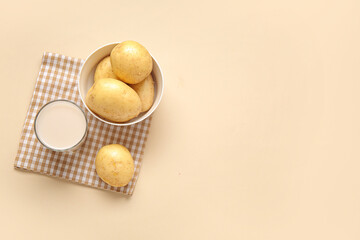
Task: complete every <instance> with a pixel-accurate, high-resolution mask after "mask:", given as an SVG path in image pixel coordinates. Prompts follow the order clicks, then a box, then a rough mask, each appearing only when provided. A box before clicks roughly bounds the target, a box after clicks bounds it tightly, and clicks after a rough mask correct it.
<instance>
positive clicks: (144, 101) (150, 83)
mask: <svg viewBox="0 0 360 240" xmlns="http://www.w3.org/2000/svg"><path fill="white" fill-rule="evenodd" d="M130 87H131V88H132V89H134V90H135V92H136V93H137V94H138V95H139V97H140V100H141V112H145V111H147V110H149V109H150V108H151V106H152V104H153V102H154V80H153V78H152V76H151V74H150V75H149V76H147V77H146V78H145V79H144V80H143V81H141V82H139V83H137V84H132V85H130Z"/></svg>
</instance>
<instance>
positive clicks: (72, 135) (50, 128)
mask: <svg viewBox="0 0 360 240" xmlns="http://www.w3.org/2000/svg"><path fill="white" fill-rule="evenodd" d="M35 127H36V132H37V135H38V138H39V139H40V140H41V142H43V143H44V144H45V145H47V146H49V147H51V148H53V149H57V150H62V149H68V148H72V147H73V146H75V145H77V144H78V143H79V142H80V141H81V140H82V138H83V137H84V135H85V134H86V118H85V116H84V114H83V112H82V111H81V110H80V109H79V108H78V107H77V106H75V105H74V104H72V103H70V102H66V101H55V102H52V103H50V104H48V105H46V106H45V107H44V108H43V109H42V110H41V111H40V112H39V114H38V117H37V120H36V126H35Z"/></svg>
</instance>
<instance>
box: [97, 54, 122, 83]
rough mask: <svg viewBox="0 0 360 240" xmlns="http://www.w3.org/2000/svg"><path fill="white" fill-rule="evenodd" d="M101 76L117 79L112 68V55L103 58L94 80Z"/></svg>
mask: <svg viewBox="0 0 360 240" xmlns="http://www.w3.org/2000/svg"><path fill="white" fill-rule="evenodd" d="M100 78H114V79H117V77H116V75H115V74H114V73H113V71H112V68H111V62H110V56H108V57H105V58H104V59H103V60H101V61H100V62H99V64H98V65H97V67H96V70H95V74H94V82H96V81H97V80H98V79H100Z"/></svg>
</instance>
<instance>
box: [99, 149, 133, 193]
mask: <svg viewBox="0 0 360 240" xmlns="http://www.w3.org/2000/svg"><path fill="white" fill-rule="evenodd" d="M95 168H96V172H97V174H98V175H99V177H100V178H101V179H102V180H103V181H104V182H106V183H107V184H109V185H111V186H114V187H123V186H126V185H127V184H128V183H129V182H130V180H131V179H132V177H133V175H134V160H133V158H132V157H131V154H130V152H129V150H127V148H126V147H124V146H122V145H120V144H110V145H106V146H103V147H102V148H101V149H100V150H99V152H98V153H97V155H96V159H95Z"/></svg>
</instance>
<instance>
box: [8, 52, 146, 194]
mask: <svg viewBox="0 0 360 240" xmlns="http://www.w3.org/2000/svg"><path fill="white" fill-rule="evenodd" d="M82 64H83V60H82V59H78V58H71V57H68V56H64V55H60V54H57V53H49V52H45V53H44V55H43V58H42V63H41V67H40V72H39V76H38V78H37V80H36V83H35V89H34V93H33V96H32V98H31V102H30V106H29V109H28V112H27V115H26V119H25V123H24V126H23V129H22V133H21V138H20V142H19V148H18V152H17V155H16V158H15V163H14V167H15V169H19V170H26V171H31V172H36V173H40V174H44V175H48V176H51V177H56V178H61V179H65V180H68V181H70V182H74V183H79V184H84V185H87V186H90V187H94V188H99V189H104V190H110V191H114V192H120V193H123V194H126V195H132V194H133V191H134V189H135V184H136V181H137V179H138V177H139V172H140V167H141V162H142V159H143V156H144V148H145V143H146V140H147V136H148V133H149V128H150V124H151V116H150V117H148V118H147V119H145V120H144V121H142V122H140V123H137V124H134V125H130V126H126V127H120V126H113V125H109V124H106V123H103V122H101V121H100V120H98V119H96V118H95V117H94V116H93V115H91V113H90V112H89V111H87V109H86V108H85V106H84V104H83V103H82V101H81V99H80V94H79V91H78V89H77V75H78V73H79V71H80V68H81V65H82ZM55 99H67V100H70V101H73V102H75V103H76V104H78V105H79V106H80V107H81V108H82V109H83V110H84V111H85V113H86V116H87V120H88V135H87V138H86V141H85V143H83V145H81V147H80V148H79V149H77V150H76V151H75V152H73V153H62V152H55V151H51V150H49V149H47V148H45V147H44V146H43V145H41V144H40V142H39V141H38V140H37V138H36V136H35V133H34V120H35V116H36V114H37V112H38V111H39V109H40V108H41V107H42V106H43V105H44V104H46V103H47V102H49V101H51V100H55ZM113 143H118V144H121V145H124V146H125V147H126V148H128V149H129V151H130V153H131V155H132V157H133V159H134V164H135V172H134V176H133V178H132V180H131V181H130V182H129V184H128V185H126V186H124V187H112V186H110V185H108V184H106V183H105V182H103V181H102V180H101V179H100V178H99V176H98V175H97V174H96V170H95V157H96V154H97V152H98V150H99V149H100V148H101V147H103V146H105V145H107V144H113Z"/></svg>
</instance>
